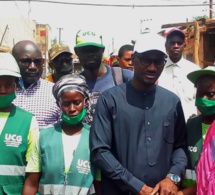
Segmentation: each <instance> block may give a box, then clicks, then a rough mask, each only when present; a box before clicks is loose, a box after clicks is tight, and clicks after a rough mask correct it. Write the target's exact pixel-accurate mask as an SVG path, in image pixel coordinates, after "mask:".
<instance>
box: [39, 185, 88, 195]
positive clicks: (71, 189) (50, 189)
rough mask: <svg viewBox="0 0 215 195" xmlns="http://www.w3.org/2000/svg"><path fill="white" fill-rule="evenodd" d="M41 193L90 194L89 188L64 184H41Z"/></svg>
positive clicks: (53, 194) (57, 194)
mask: <svg viewBox="0 0 215 195" xmlns="http://www.w3.org/2000/svg"><path fill="white" fill-rule="evenodd" d="M38 192H39V194H52V195H59V194H62V195H89V194H90V189H89V188H83V187H82V188H80V187H77V186H68V185H67V186H65V185H63V184H59V185H58V184H55V185H53V184H45V185H43V184H40V185H39V190H38Z"/></svg>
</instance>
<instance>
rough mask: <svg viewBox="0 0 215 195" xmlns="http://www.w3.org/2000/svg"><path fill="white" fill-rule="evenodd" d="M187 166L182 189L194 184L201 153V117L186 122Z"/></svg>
mask: <svg viewBox="0 0 215 195" xmlns="http://www.w3.org/2000/svg"><path fill="white" fill-rule="evenodd" d="M187 144H188V166H187V168H186V173H185V178H184V181H183V188H186V187H189V186H191V185H193V184H195V183H196V166H197V163H198V160H199V157H200V154H201V151H202V145H203V137H202V115H199V116H197V117H194V118H190V119H188V121H187Z"/></svg>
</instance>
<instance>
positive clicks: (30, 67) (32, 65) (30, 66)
mask: <svg viewBox="0 0 215 195" xmlns="http://www.w3.org/2000/svg"><path fill="white" fill-rule="evenodd" d="M28 68H29V69H36V68H37V66H36V65H35V64H34V62H33V61H32V62H31V64H30V65H29V66H28Z"/></svg>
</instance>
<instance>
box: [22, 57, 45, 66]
mask: <svg viewBox="0 0 215 195" xmlns="http://www.w3.org/2000/svg"><path fill="white" fill-rule="evenodd" d="M19 61H20V62H21V63H22V64H23V65H24V66H30V65H31V64H32V62H33V63H34V64H35V65H36V66H41V65H43V63H44V59H43V58H37V59H31V58H21V59H19Z"/></svg>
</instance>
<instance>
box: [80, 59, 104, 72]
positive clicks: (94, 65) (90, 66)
mask: <svg viewBox="0 0 215 195" xmlns="http://www.w3.org/2000/svg"><path fill="white" fill-rule="evenodd" d="M100 65H101V60H96V61H95V62H94V63H85V64H84V69H87V70H92V71H93V70H96V69H99V67H100Z"/></svg>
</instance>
